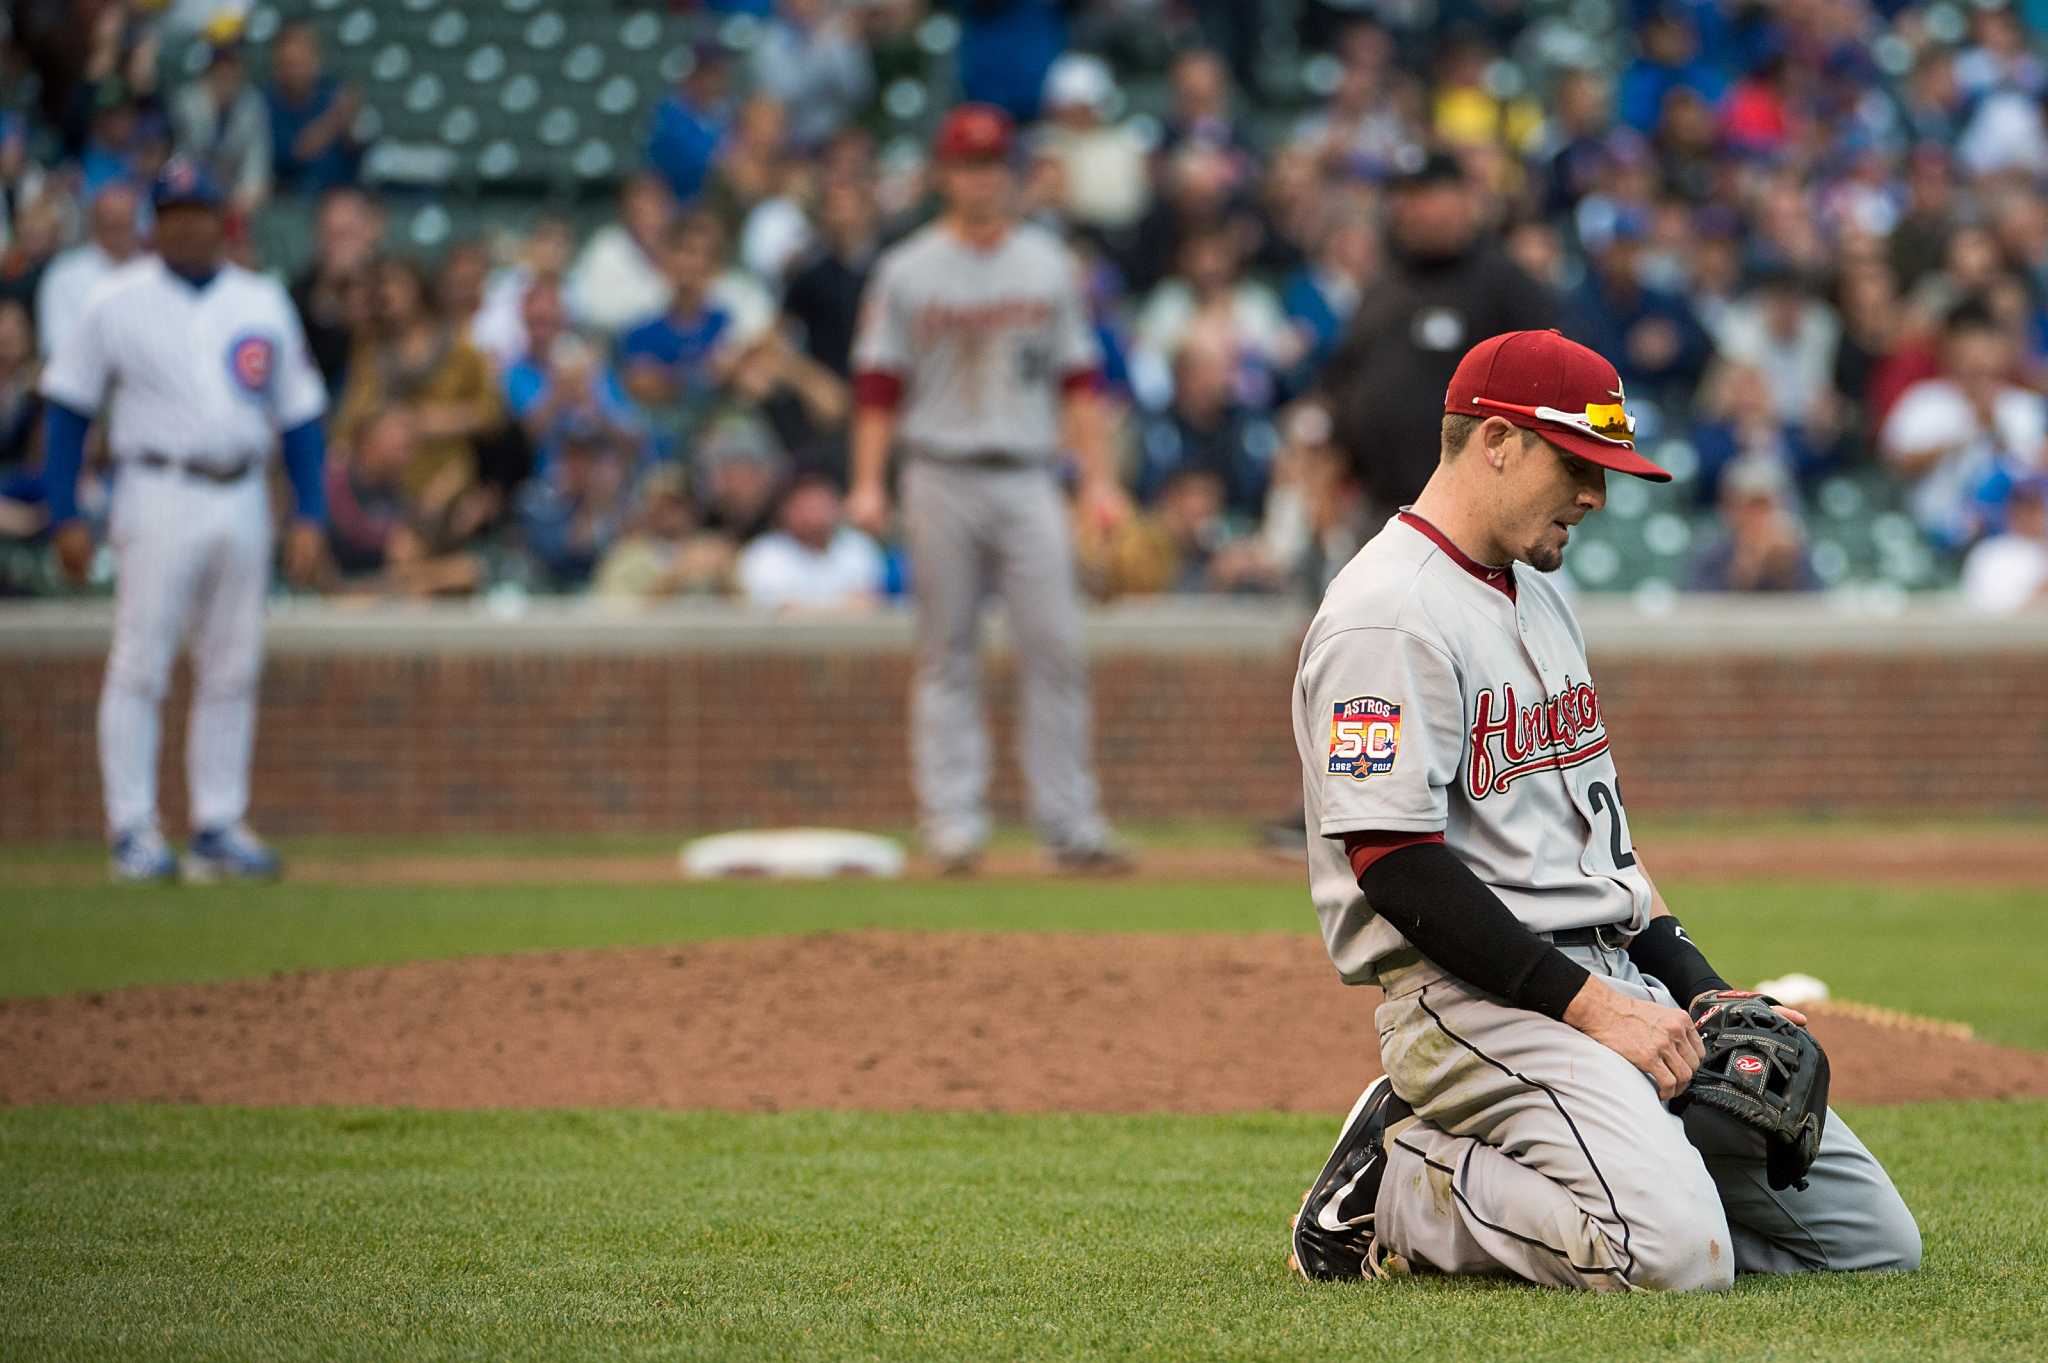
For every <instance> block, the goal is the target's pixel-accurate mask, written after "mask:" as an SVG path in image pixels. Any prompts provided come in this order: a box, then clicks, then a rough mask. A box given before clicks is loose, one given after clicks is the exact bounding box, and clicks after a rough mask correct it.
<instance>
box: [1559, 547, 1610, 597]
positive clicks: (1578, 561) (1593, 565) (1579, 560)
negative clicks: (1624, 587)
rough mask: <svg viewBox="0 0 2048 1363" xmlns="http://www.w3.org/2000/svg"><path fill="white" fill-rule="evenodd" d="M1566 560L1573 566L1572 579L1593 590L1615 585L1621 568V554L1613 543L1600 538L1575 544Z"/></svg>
mask: <svg viewBox="0 0 2048 1363" xmlns="http://www.w3.org/2000/svg"><path fill="white" fill-rule="evenodd" d="M1565 561H1566V563H1568V564H1569V565H1570V567H1571V573H1572V580H1573V581H1574V582H1577V583H1578V584H1579V585H1580V586H1582V587H1585V588H1587V589H1588V590H1591V591H1602V590H1605V589H1607V588H1609V587H1611V586H1613V585H1614V577H1615V574H1616V573H1617V572H1619V571H1620V569H1621V554H1620V553H1619V552H1618V551H1617V550H1616V549H1615V547H1614V546H1613V545H1611V544H1608V543H1606V542H1604V541H1600V540H1595V541H1594V542H1593V543H1591V544H1585V545H1579V546H1575V548H1574V550H1573V552H1572V554H1571V556H1570V557H1569V558H1567V559H1566V560H1565Z"/></svg>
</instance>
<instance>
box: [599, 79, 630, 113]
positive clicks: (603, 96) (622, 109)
mask: <svg viewBox="0 0 2048 1363" xmlns="http://www.w3.org/2000/svg"><path fill="white" fill-rule="evenodd" d="M593 103H595V104H596V105H597V110H598V112H599V113H602V114H609V115H611V116H612V117H614V118H619V117H623V116H624V115H626V114H628V113H631V112H632V111H633V110H634V109H635V108H636V107H638V106H639V104H640V87H639V86H638V85H636V84H634V83H633V78H632V77H631V76H613V77H612V78H611V79H610V80H607V81H606V82H605V83H604V84H603V85H600V86H598V87H597V95H596V98H595V99H594V100H593Z"/></svg>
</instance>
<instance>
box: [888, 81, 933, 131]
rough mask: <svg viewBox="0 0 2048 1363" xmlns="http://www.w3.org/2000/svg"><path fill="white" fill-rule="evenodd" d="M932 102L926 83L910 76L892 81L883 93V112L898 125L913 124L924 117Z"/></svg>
mask: <svg viewBox="0 0 2048 1363" xmlns="http://www.w3.org/2000/svg"><path fill="white" fill-rule="evenodd" d="M930 102H931V101H930V97H929V95H928V94H927V93H926V91H925V87H924V82H923V81H921V80H913V79H911V78H910V77H909V76H903V77H899V78H898V79H896V80H892V81H890V82H889V88H888V89H886V90H884V91H883V92H882V112H883V113H885V114H887V115H888V116H889V117H890V118H891V119H893V120H895V121H896V122H898V123H913V122H915V121H916V120H917V119H919V118H921V117H923V115H924V111H925V109H926V107H927V106H928V105H929V104H930Z"/></svg>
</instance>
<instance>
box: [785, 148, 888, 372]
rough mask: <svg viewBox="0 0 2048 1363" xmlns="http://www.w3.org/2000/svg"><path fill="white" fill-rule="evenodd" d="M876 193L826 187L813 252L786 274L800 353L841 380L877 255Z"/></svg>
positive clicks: (849, 182)
mask: <svg viewBox="0 0 2048 1363" xmlns="http://www.w3.org/2000/svg"><path fill="white" fill-rule="evenodd" d="M879 216H880V215H879V211H878V210H877V208H876V205H875V200H874V191H873V189H872V188H871V187H870V186H869V185H868V184H866V183H864V182H862V181H859V180H855V179H853V178H851V177H844V176H843V177H839V178H836V179H833V180H829V181H827V182H826V184H825V187H824V190H823V192H822V193H821V195H820V196H819V205H818V235H819V241H818V245H817V247H816V248H815V249H814V250H813V251H812V252H811V253H810V255H808V256H807V257H806V258H805V259H804V260H803V261H802V262H801V263H800V264H798V266H797V267H796V268H795V270H794V271H793V272H792V273H791V274H790V277H789V284H788V286H787V288H786V289H785V290H784V291H783V298H782V310H783V312H784V313H785V314H787V315H788V316H789V317H790V319H791V320H793V321H794V322H796V323H797V325H798V327H799V329H800V331H801V333H802V335H803V341H804V352H805V353H806V354H808V355H809V356H810V357H811V358H812V359H814V360H816V361H817V362H818V363H819V364H822V365H824V366H825V367H826V368H827V369H829V370H831V371H832V372H833V373H834V374H837V375H838V376H839V377H840V378H842V379H843V378H845V377H847V375H848V373H849V363H848V356H850V355H851V354H852V352H853V333H854V330H855V328H856V326H857V325H858V323H859V318H860V296H861V291H862V290H863V289H865V288H866V287H867V283H868V272H869V271H870V270H872V269H873V268H874V265H875V255H876V252H877V251H879V250H880V249H881V233H880V230H879V225H878V223H879Z"/></svg>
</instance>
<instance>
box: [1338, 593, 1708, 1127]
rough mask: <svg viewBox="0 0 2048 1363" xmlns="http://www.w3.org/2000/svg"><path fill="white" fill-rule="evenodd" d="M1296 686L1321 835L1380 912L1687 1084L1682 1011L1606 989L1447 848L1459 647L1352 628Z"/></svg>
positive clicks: (1662, 1078) (1506, 992)
mask: <svg viewBox="0 0 2048 1363" xmlns="http://www.w3.org/2000/svg"><path fill="white" fill-rule="evenodd" d="M1301 685H1302V687H1303V691H1304V701H1305V703H1306V705H1307V713H1308V715H1309V717H1310V719H1311V721H1312V722H1313V723H1315V724H1321V723H1324V722H1327V723H1328V724H1329V726H1330V728H1329V732H1328V750H1327V754H1315V753H1311V754H1308V756H1309V757H1310V758H1311V760H1313V761H1315V762H1316V763H1317V765H1316V766H1315V767H1314V768H1313V769H1312V775H1313V778H1314V779H1315V780H1316V781H1318V782H1319V783H1321V787H1322V789H1321V792H1320V794H1321V798H1320V800H1319V801H1318V802H1317V808H1318V809H1319V811H1320V813H1319V817H1318V826H1317V828H1316V829H1315V830H1314V831H1315V832H1317V833H1319V834H1320V835H1321V836H1323V837H1327V838H1338V839H1341V840H1343V841H1344V842H1345V845H1346V847H1347V848H1348V849H1349V850H1350V852H1351V860H1352V867H1353V870H1354V871H1355V872H1356V874H1357V877H1358V886H1359V889H1360V891H1361V892H1363V893H1364V895H1365V899H1366V903H1367V904H1368V905H1369V906H1370V907H1371V909H1372V911H1373V912H1374V913H1375V914H1376V915H1378V916H1379V917H1381V918H1383V919H1385V920H1386V921H1387V922H1389V923H1391V924H1393V925H1394V926H1395V927H1396V928H1398V929H1399V930H1400V932H1401V935H1402V936H1403V937H1405V938H1407V939H1408V942H1409V944H1410V945H1412V946H1413V947H1414V948H1415V949H1416V950H1417V951H1419V952H1421V953H1422V954H1423V955H1424V956H1426V957H1428V958H1429V959H1430V960H1431V961H1433V962H1435V963H1436V965H1437V966H1439V967H1440V968H1441V969H1443V970H1444V971H1446V972H1448V973H1449V974H1451V975H1453V976H1455V977H1457V978H1458V979H1460V980H1463V981H1465V982H1466V983H1467V984H1470V985H1472V986H1474V987H1475V988H1478V989H1482V990H1485V991H1486V992H1488V993H1490V994H1494V995H1497V996H1498V997H1500V998H1503V999H1506V1000H1507V1001H1508V1002H1510V1003H1512V1004H1514V1005H1515V1006H1516V1007H1519V1008H1526V1009H1528V1010H1530V1011H1531V1012H1536V1013H1541V1014H1543V1015H1544V1016H1546V1017H1551V1018H1556V1019H1558V1020H1560V1021H1562V1022H1564V1023H1566V1024H1567V1025H1568V1026H1572V1027H1575V1028H1577V1029H1578V1030H1580V1031H1582V1032H1584V1033H1586V1035H1588V1036H1590V1037H1592V1038H1593V1039H1594V1040H1595V1041H1598V1042H1600V1043H1601V1044H1602V1045H1605V1046H1607V1047H1608V1048H1609V1049H1611V1050H1613V1051H1615V1052H1617V1053H1618V1054H1620V1055H1621V1056H1623V1057H1624V1058H1625V1059H1627V1060H1628V1061H1630V1062H1631V1063H1632V1064H1634V1065H1635V1067H1636V1068H1637V1069H1639V1070H1641V1071H1643V1073H1645V1074H1646V1075H1648V1076H1649V1077H1650V1079H1651V1080H1652V1082H1654V1083H1655V1084H1656V1086H1657V1091H1658V1093H1659V1095H1661V1096H1662V1097H1665V1098H1667V1099H1668V1098H1671V1097H1673V1096H1675V1095H1676V1094H1677V1093H1678V1092H1680V1091H1681V1090H1682V1089H1683V1088H1684V1087H1685V1084H1686V1081H1687V1080H1689V1079H1690V1078H1691V1077H1692V1072H1693V1069H1694V1068H1695V1067H1696V1066H1697V1064H1698V1063H1699V1059H1700V1057H1701V1055H1703V1054H1704V1052H1703V1050H1702V1049H1701V1047H1700V1042H1699V1036H1698V1033H1697V1032H1695V1031H1694V1029H1693V1027H1692V1024H1691V1021H1690V1019H1688V1018H1687V1016H1686V1014H1685V1013H1684V1012H1683V1011H1682V1010H1680V1009H1676V1008H1665V1007H1662V1006H1660V1005H1657V1004H1652V1003H1648V1002H1645V1001H1642V1000H1639V999H1634V998H1630V997H1629V996H1627V995H1624V994H1621V993H1619V992H1618V991H1616V990H1614V989H1612V988H1610V987H1609V986H1608V985H1607V984H1605V983H1604V982H1603V981H1601V980H1600V979H1598V978H1596V977H1595V976H1593V975H1592V974H1591V973H1590V972H1589V971H1587V970H1586V968H1585V967H1584V966H1581V965H1580V964H1578V962H1576V961H1574V960H1572V959H1571V958H1570V957H1569V956H1566V955H1565V954H1564V953H1563V952H1561V951H1559V950H1558V949H1557V948H1556V947H1554V946H1552V945H1551V944H1550V943H1549V942H1548V941H1546V940H1545V939H1543V938H1542V937H1539V936H1537V935H1536V933H1535V932H1533V931H1531V930H1530V929H1529V928H1528V927H1527V926H1525V925H1524V924H1523V923H1522V921H1521V920H1520V919H1518V918H1516V917H1515V915H1514V912H1513V911H1512V910H1511V909H1509V908H1508V906H1507V905H1506V904H1504V903H1502V902H1501V899H1500V896H1498V895H1496V894H1495V893H1494V892H1493V890H1492V889H1491V888H1490V887H1489V886H1487V884H1486V883H1485V882H1484V881H1482V880H1480V879H1479V877H1478V876H1477V875H1476V874H1474V873H1473V871H1472V869H1471V867H1469V866H1467V865H1466V864H1465V863H1464V861H1463V860H1461V859H1460V858H1459V857H1458V855H1457V854H1456V853H1455V852H1453V851H1451V849H1450V848H1449V847H1447V846H1446V845H1445V844H1444V842H1443V837H1442V835H1443V832H1444V830H1445V827H1446V826H1447V824H1448V822H1449V814H1450V789H1451V785H1452V783H1453V782H1454V781H1457V780H1458V779H1460V777H1461V767H1462V758H1463V753H1464V744H1465V733H1464V716H1465V713H1466V709H1465V704H1464V699H1463V687H1462V685H1461V684H1460V678H1459V676H1458V670H1457V666H1456V664H1455V662H1454V660H1453V659H1452V657H1451V655H1450V654H1449V653H1448V652H1447V651H1446V650H1445V649H1443V648H1442V647H1441V646H1440V645H1439V644H1438V643H1436V642H1435V641H1433V640H1431V639H1428V638H1425V637H1424V636H1423V635H1422V634H1420V633H1417V632H1415V631H1412V630H1408V629H1402V628H1395V627H1373V628H1364V629H1346V630H1341V631H1338V632H1336V633H1334V634H1332V635H1331V636H1330V637H1328V638H1326V639H1324V640H1323V641H1322V642H1321V643H1319V644H1318V645H1317V646H1316V647H1315V648H1314V649H1312V650H1311V651H1310V652H1309V654H1308V655H1307V657H1306V658H1304V660H1303V663H1302V678H1301ZM1354 716H1355V718H1354ZM1318 736H1319V737H1320V735H1318Z"/></svg>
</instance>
